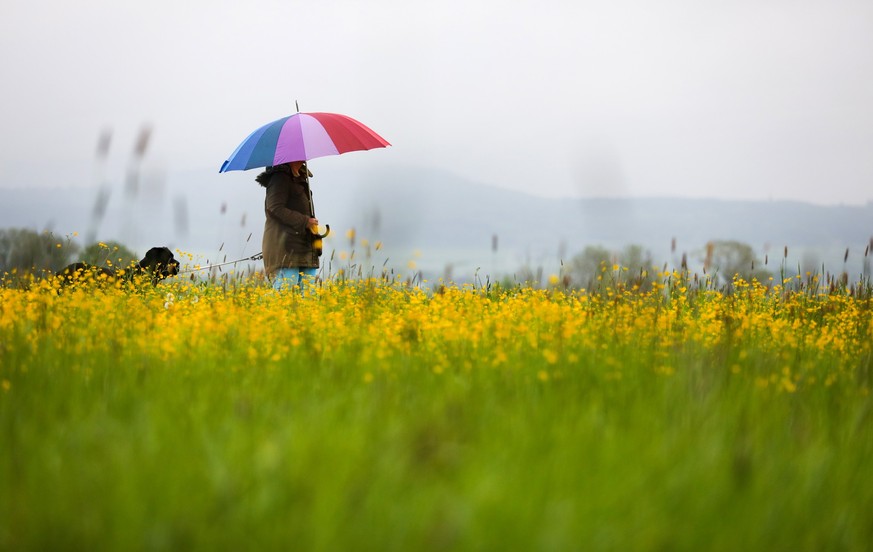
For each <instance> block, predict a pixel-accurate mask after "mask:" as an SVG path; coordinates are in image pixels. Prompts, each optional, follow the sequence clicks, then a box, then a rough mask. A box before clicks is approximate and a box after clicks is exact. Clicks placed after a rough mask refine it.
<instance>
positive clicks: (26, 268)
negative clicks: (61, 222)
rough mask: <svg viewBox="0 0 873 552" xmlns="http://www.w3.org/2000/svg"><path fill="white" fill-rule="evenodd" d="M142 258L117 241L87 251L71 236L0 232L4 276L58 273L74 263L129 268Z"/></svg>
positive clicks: (24, 230)
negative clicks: (128, 266)
mask: <svg viewBox="0 0 873 552" xmlns="http://www.w3.org/2000/svg"><path fill="white" fill-rule="evenodd" d="M138 260H139V257H138V256H137V255H136V254H135V253H134V252H133V251H131V250H130V249H128V248H127V247H126V246H124V245H122V244H120V243H118V242H115V241H109V242H105V243H102V242H94V243H90V244H88V245H86V246H85V247H84V248H83V247H81V246H80V245H79V244H78V243H76V242H75V241H73V239H72V238H71V237H63V238H61V237H58V236H56V235H55V234H53V233H52V232H50V231H48V230H46V231H43V232H37V231H35V230H31V229H28V228H7V229H0V276H2V275H3V274H13V273H16V274H29V273H33V274H41V273H44V272H57V271H58V270H60V269H62V268H63V267H65V266H67V265H68V264H70V263H72V262H78V261H82V262H85V263H88V264H92V265H95V266H127V265H129V264H130V263H131V262H136V261H138Z"/></svg>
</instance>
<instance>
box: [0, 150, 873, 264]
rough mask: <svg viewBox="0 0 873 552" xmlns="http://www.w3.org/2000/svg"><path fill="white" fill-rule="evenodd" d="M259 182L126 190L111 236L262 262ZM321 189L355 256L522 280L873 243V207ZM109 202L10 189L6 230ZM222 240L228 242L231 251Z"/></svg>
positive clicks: (433, 184) (332, 177) (325, 179)
mask: <svg viewBox="0 0 873 552" xmlns="http://www.w3.org/2000/svg"><path fill="white" fill-rule="evenodd" d="M336 166H341V165H334V167H336ZM256 172H257V171H249V172H248V173H243V174H241V175H240V174H238V175H237V176H236V177H234V178H225V175H215V174H212V172H211V171H210V172H208V173H207V172H205V171H203V172H192V173H190V174H185V175H177V176H175V177H172V176H171V177H170V178H169V179H168V182H167V183H166V184H167V185H166V190H164V192H163V195H154V194H153V195H152V196H148V197H147V199H140V200H125V199H124V195H123V194H122V193H121V192H119V191H115V192H114V194H113V195H112V197H111V199H110V203H109V205H108V209H107V215H106V217H105V220H104V221H103V222H102V224H101V225H100V227H99V231H98V233H97V239H102V240H110V239H117V240H120V241H122V242H124V243H130V245H131V246H132V248H134V249H143V248H146V247H150V246H152V245H157V244H161V245H164V244H166V245H169V246H170V247H174V248H175V247H179V248H181V249H182V250H184V251H195V252H203V253H205V254H207V255H212V257H213V258H218V259H220V258H221V255H227V256H228V257H229V258H238V257H236V256H238V255H243V254H245V255H250V254H252V253H255V252H257V251H259V250H260V239H261V228H262V225H263V216H264V215H263V190H262V189H261V188H260V187H259V186H257V185H255V184H254V183H253V182H250V181H251V180H252V179H253V178H254V176H255V174H256ZM174 178H175V180H174ZM313 190H314V193H315V200H316V205H317V206H318V213H319V215H318V216H319V219H320V220H321V221H322V222H323V223H325V222H327V223H331V225H332V227H333V228H334V231H335V232H334V236H332V238H331V239H330V240H329V241H328V242H327V245H328V247H329V248H336V249H341V248H342V247H343V246H347V245H348V244H347V242H346V241H345V238H344V237H343V235H342V234H343V232H344V230H346V229H348V228H352V227H354V228H356V229H357V233H358V235H359V236H360V237H362V238H369V239H371V240H381V241H382V242H383V243H384V244H385V246H386V248H387V249H388V250H391V251H393V252H395V254H397V252H400V254H402V255H405V254H406V253H405V252H406V251H410V250H413V249H415V250H419V251H421V252H422V257H423V258H424V259H425V261H426V263H425V264H428V265H430V266H432V267H438V266H442V265H445V264H446V263H449V262H452V261H451V259H448V257H449V256H454V257H458V256H459V255H460V256H462V257H463V258H466V259H469V260H470V262H471V263H475V262H479V261H478V259H479V258H481V259H482V261H481V262H482V263H485V262H487V261H489V260H491V259H492V258H493V257H494V255H495V254H498V255H500V256H501V257H502V258H503V259H504V261H503V262H502V266H503V269H504V270H510V269H511V268H512V266H511V265H512V264H513V263H517V262H520V260H521V259H524V258H527V259H533V260H536V259H543V258H551V259H558V257H559V256H561V257H564V258H569V257H571V256H572V255H574V254H575V253H578V252H579V251H581V250H582V249H584V247H585V246H586V245H601V246H604V247H607V248H611V249H620V248H622V247H623V246H625V245H628V244H639V245H642V246H643V247H645V248H647V249H649V250H650V251H651V252H652V255H653V257H654V258H656V259H663V260H667V259H668V258H670V257H671V256H673V257H675V256H676V254H677V253H676V252H671V251H670V244H671V242H672V240H673V239H675V240H676V241H677V248H678V250H679V251H680V252H683V251H687V252H689V253H690V252H691V251H693V250H699V249H700V248H702V247H704V245H705V243H706V242H707V241H709V240H737V241H740V242H744V243H748V244H749V245H751V246H752V247H753V248H754V249H755V251H757V252H760V254H761V256H763V254H764V253H765V252H769V254H770V255H771V257H775V256H777V255H778V256H781V254H782V248H783V247H784V246H788V247H790V248H800V249H804V250H814V251H816V252H817V255H818V256H819V257H822V260H829V259H830V260H833V259H834V258H835V257H836V256H837V255H838V253H839V257H840V260H842V252H843V251H845V249H846V248H850V250H852V252H851V255H852V257H853V258H857V256H858V255H863V250H864V247H865V246H866V245H867V243H868V241H869V239H870V238H871V236H873V202H871V203H867V204H866V205H864V206H846V205H838V206H822V205H813V204H808V203H802V202H797V201H778V200H776V201H760V202H759V201H726V200H715V199H684V198H634V199H607V198H598V199H551V198H543V197H537V196H534V195H528V194H524V193H521V192H517V191H510V190H504V189H499V188H494V187H490V186H486V185H482V184H477V183H474V182H470V181H468V180H466V179H464V178H463V177H462V176H459V175H456V174H453V173H451V172H449V171H439V170H430V169H415V168H391V169H386V170H380V171H375V172H368V173H364V174H357V173H353V172H351V171H349V170H343V169H337V168H324V170H322V171H318V174H317V177H316V178H315V179H313ZM96 196H97V191H96V189H84V190H83V189H52V190H20V189H18V190H0V198H2V202H0V227H3V228H8V227H27V228H33V229H38V230H42V229H46V228H48V229H51V230H52V231H54V232H55V234H57V235H59V236H65V235H68V234H71V233H72V232H78V233H79V235H80V238H79V240H82V237H81V236H84V235H85V234H86V232H87V230H88V228H90V226H91V213H92V212H93V207H94V201H95V198H96ZM179 205H182V206H183V208H182V209H181V211H182V212H183V216H182V217H181V218H182V219H183V220H179V218H180V215H179V213H180V208H179ZM186 229H187V231H186ZM250 235H251V237H250V238H249V236H250ZM494 236H496V237H497V247H498V250H497V252H496V253H495V252H494V251H492V243H493V242H492V240H493V237H494ZM246 240H248V242H246ZM221 244H226V245H225V247H224V248H222V251H221V252H219V251H218V249H219V247H220V245H221ZM768 247H769V249H768ZM448 251H451V252H452V253H451V255H448V254H447V253H446V252H448ZM679 254H681V253H679Z"/></svg>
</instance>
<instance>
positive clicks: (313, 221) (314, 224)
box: [306, 218, 318, 234]
mask: <svg viewBox="0 0 873 552" xmlns="http://www.w3.org/2000/svg"><path fill="white" fill-rule="evenodd" d="M306 226H307V227H308V228H309V231H310V232H312V233H313V234H318V219H317V218H310V219H309V223H308V224H307V225H306Z"/></svg>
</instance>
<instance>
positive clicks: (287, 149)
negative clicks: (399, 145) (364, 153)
mask: <svg viewBox="0 0 873 552" xmlns="http://www.w3.org/2000/svg"><path fill="white" fill-rule="evenodd" d="M390 145H391V144H389V143H388V142H387V141H386V140H385V139H384V138H382V137H381V136H379V135H378V134H376V133H375V132H373V131H372V130H370V129H369V128H368V127H367V126H365V125H364V124H363V123H361V122H360V121H356V120H355V119H352V118H351V117H347V116H345V115H339V114H337V113H295V114H294V115H291V116H290V117H285V118H282V119H279V120H278V121H273V122H272V123H268V124H266V125H264V126H262V127H261V128H259V129H257V130H256V131H254V132H252V133H251V134H250V135H249V137H248V138H246V139H245V140H243V142H242V144H240V145H239V146H238V147H237V148H236V150H234V152H233V153H232V154H230V157H228V159H227V161H225V162H224V164H223V165H222V166H221V170H219V171H218V172H227V171H244V170H247V169H253V168H256V167H270V166H274V165H281V164H283V163H290V162H291V161H308V160H309V159H314V158H316V157H325V156H327V155H339V154H341V153H346V152H349V151H360V150H368V149H374V148H384V147H385V146H390Z"/></svg>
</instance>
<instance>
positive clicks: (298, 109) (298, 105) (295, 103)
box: [294, 100, 300, 113]
mask: <svg viewBox="0 0 873 552" xmlns="http://www.w3.org/2000/svg"><path fill="white" fill-rule="evenodd" d="M294 107H296V108H297V113H300V104H299V103H297V100H294Z"/></svg>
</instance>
